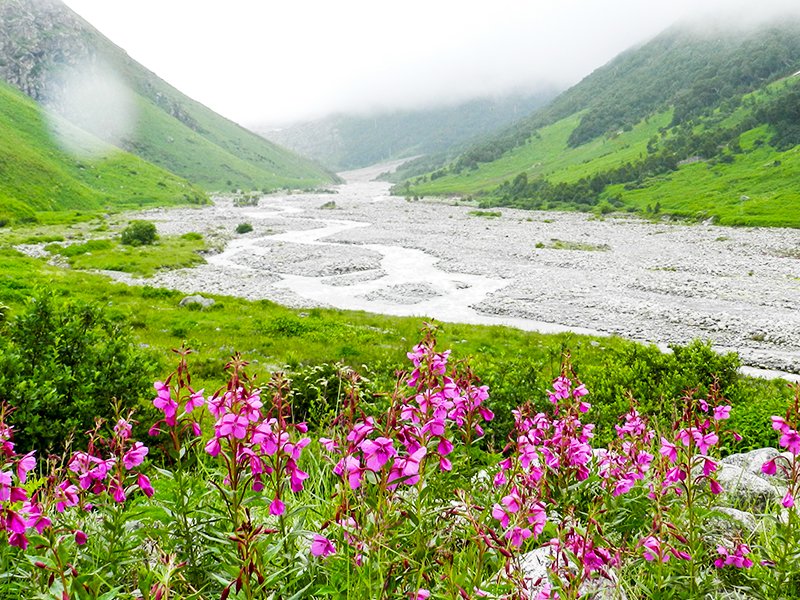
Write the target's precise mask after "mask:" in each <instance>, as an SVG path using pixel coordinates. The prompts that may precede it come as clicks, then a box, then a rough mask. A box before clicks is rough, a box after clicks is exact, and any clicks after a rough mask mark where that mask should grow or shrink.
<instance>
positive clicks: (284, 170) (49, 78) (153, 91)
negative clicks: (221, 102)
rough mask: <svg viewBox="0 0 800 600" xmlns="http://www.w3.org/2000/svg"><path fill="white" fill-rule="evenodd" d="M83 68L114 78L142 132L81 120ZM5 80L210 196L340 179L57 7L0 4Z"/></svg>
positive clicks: (50, 0) (42, 0)
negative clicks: (75, 77) (74, 91)
mask: <svg viewBox="0 0 800 600" xmlns="http://www.w3.org/2000/svg"><path fill="white" fill-rule="evenodd" d="M78 67H81V73H82V75H81V76H85V77H89V78H91V77H96V78H102V77H104V75H106V74H107V73H108V72H111V73H113V75H114V76H115V78H117V79H118V80H119V83H120V85H121V87H122V88H123V91H127V92H128V95H129V99H128V103H129V105H130V106H131V108H132V112H134V113H135V115H136V118H135V126H134V127H133V129H132V131H130V132H128V133H126V134H125V135H124V136H122V138H121V139H117V137H116V136H115V135H114V133H115V132H114V131H112V129H113V128H112V127H111V126H108V127H107V126H106V125H105V122H104V121H103V120H102V119H98V118H97V117H98V116H99V117H103V116H104V115H97V114H96V113H97V111H94V114H92V113H91V112H90V114H88V115H87V114H83V113H81V111H80V110H76V107H75V106H74V102H73V103H71V102H70V99H69V95H70V89H71V88H70V85H71V84H70V77H71V74H72V73H73V72H74V71H75V69H77V68H78ZM0 80H4V81H6V82H8V83H10V84H11V85H13V86H14V87H16V88H17V89H19V90H21V91H23V92H24V93H26V94H27V95H29V96H30V97H31V98H33V99H34V100H36V101H38V102H40V103H44V104H47V105H48V106H52V107H54V108H55V110H56V111H57V112H59V113H60V114H61V115H62V116H64V117H65V118H67V119H68V120H70V121H71V122H73V124H75V125H77V126H79V127H81V128H83V129H88V130H90V131H91V132H92V133H93V134H95V135H96V136H97V137H100V138H102V139H104V140H105V141H107V142H111V143H114V144H115V145H119V146H120V147H121V148H123V149H124V150H127V151H129V152H131V153H133V154H136V155H137V156H139V157H141V158H143V159H145V160H147V161H149V162H152V163H154V164H156V165H159V166H161V167H163V168H164V169H167V170H169V171H171V172H173V173H175V174H177V175H180V176H181V177H184V178H186V179H188V180H189V181H191V182H193V183H196V184H198V185H201V186H203V187H204V188H205V189H207V190H229V189H231V188H240V189H266V190H271V189H275V188H280V187H292V188H303V187H309V186H316V185H319V184H324V183H327V182H331V181H334V180H335V177H334V176H333V175H332V174H331V173H329V172H328V171H326V170H325V169H324V168H322V167H320V166H319V165H317V164H315V163H313V162H312V161H309V160H307V159H304V158H301V157H299V156H297V155H295V154H293V153H291V152H290V151H288V150H285V149H283V148H280V147H278V146H276V145H275V144H272V143H270V142H268V141H267V140H265V139H263V138H262V137H260V136H258V135H256V134H254V133H252V132H250V131H248V130H246V129H244V128H242V127H240V126H239V125H237V124H235V123H233V122H231V121H229V120H228V119H225V118H224V117H221V116H220V115H218V114H216V113H215V112H213V111H211V110H210V109H208V108H206V107H205V106H203V105H202V104H200V103H198V102H196V101H194V100H192V99H191V98H188V97H187V96H185V95H184V94H182V93H181V92H179V91H178V90H176V89H175V88H173V87H172V86H170V85H169V84H167V83H166V82H165V81H163V80H161V79H160V78H158V77H157V76H156V75H155V74H153V73H151V72H150V71H148V70H147V69H145V68H144V67H143V66H142V65H140V64H139V63H137V62H136V61H134V60H132V59H131V58H130V57H129V56H128V55H127V54H126V53H125V52H124V51H123V50H122V49H120V48H118V47H117V46H115V45H114V44H113V43H112V42H111V41H109V40H108V39H107V38H105V37H104V36H103V35H102V34H100V33H99V32H98V31H97V30H96V29H94V28H93V27H92V26H91V25H89V24H88V23H87V22H86V21H84V20H83V19H81V18H80V17H79V16H78V15H76V14H75V13H74V12H72V11H71V10H70V9H69V8H67V7H66V6H65V5H64V4H62V3H61V2H59V1H58V0H0ZM72 87H74V84H72ZM79 91H80V90H79ZM101 91H102V93H103V94H105V93H106V90H104V89H102V88H101Z"/></svg>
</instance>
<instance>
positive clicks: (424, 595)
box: [414, 588, 431, 600]
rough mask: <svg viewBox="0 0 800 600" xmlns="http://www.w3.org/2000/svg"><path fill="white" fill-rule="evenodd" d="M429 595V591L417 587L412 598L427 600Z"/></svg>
mask: <svg viewBox="0 0 800 600" xmlns="http://www.w3.org/2000/svg"><path fill="white" fill-rule="evenodd" d="M430 597H431V593H430V592H429V591H428V590H426V589H425V588H419V589H418V590H417V593H416V594H414V600H428V598H430Z"/></svg>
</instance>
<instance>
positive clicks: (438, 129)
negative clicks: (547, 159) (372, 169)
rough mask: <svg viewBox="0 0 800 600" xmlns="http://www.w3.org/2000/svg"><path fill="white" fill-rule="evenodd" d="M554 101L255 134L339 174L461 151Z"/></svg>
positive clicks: (540, 98)
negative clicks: (425, 156)
mask: <svg viewBox="0 0 800 600" xmlns="http://www.w3.org/2000/svg"><path fill="white" fill-rule="evenodd" d="M554 96H555V92H551V91H542V92H540V93H536V94H511V95H508V96H503V97H499V98H480V99H475V100H470V101H468V102H463V103H460V104H457V105H453V106H442V107H437V108H428V109H416V110H397V111H391V112H381V113H376V114H373V115H370V116H359V115H349V114H339V115H332V116H329V117H326V118H324V119H320V120H316V121H308V122H304V123H297V124H295V125H292V126H290V127H286V128H283V129H274V128H273V129H270V128H267V127H264V128H260V129H258V131H259V132H260V133H261V134H262V135H264V136H265V137H267V138H269V139H271V140H273V141H275V142H276V143H279V144H282V145H284V146H286V147H288V148H291V149H292V150H295V151H296V152H299V153H300V154H303V155H304V156H309V157H311V158H313V159H315V160H318V161H319V162H321V163H322V164H324V165H326V166H328V167H330V168H332V169H335V170H337V171H341V170H345V169H355V168H359V167H366V166H368V165H372V164H376V163H379V162H383V161H387V160H392V159H396V158H404V157H410V156H416V155H420V154H436V153H442V152H448V151H451V150H453V149H455V148H457V149H458V150H459V151H461V150H464V149H465V146H466V142H468V141H471V140H473V139H474V138H476V137H478V136H481V135H484V134H488V133H490V132H494V131H496V130H497V129H499V128H501V127H504V126H507V125H508V124H510V123H512V122H514V121H516V120H518V119H520V118H521V117H522V116H524V115H526V114H529V113H530V112H531V111H533V110H535V109H537V108H539V107H541V106H543V105H544V104H545V103H546V102H548V101H549V100H551V99H552V98H553V97H554Z"/></svg>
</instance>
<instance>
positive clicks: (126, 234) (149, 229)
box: [121, 221, 157, 246]
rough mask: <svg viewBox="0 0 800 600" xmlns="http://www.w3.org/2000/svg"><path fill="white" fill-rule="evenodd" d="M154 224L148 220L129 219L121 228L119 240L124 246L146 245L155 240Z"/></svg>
mask: <svg viewBox="0 0 800 600" xmlns="http://www.w3.org/2000/svg"><path fill="white" fill-rule="evenodd" d="M156 238H157V235H156V226H155V225H154V224H153V223H151V222H150V221H131V223H130V225H128V226H127V227H126V228H125V229H123V230H122V237H121V241H122V243H123V244H125V245H126V246H147V245H149V244H152V243H154V242H155V241H156Z"/></svg>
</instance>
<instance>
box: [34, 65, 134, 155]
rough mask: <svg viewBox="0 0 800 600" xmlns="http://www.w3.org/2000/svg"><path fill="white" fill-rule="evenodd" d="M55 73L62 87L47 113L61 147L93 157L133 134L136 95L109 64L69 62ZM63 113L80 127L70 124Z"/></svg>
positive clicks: (102, 153) (48, 107)
mask: <svg viewBox="0 0 800 600" xmlns="http://www.w3.org/2000/svg"><path fill="white" fill-rule="evenodd" d="M54 75H55V77H56V79H57V80H58V81H59V87H60V89H61V91H60V93H59V94H58V96H57V98H53V99H51V100H49V101H47V102H45V108H46V111H45V114H46V116H47V120H48V124H49V126H50V129H51V131H52V132H53V134H54V137H55V139H56V141H57V142H58V143H59V145H61V147H62V148H64V149H65V150H66V151H68V152H70V153H72V154H74V155H77V156H83V157H87V158H90V157H95V156H100V155H104V154H107V153H108V152H109V151H110V150H111V149H112V148H113V147H115V146H116V147H121V146H122V145H123V140H125V139H126V138H129V137H131V136H132V135H133V132H134V130H135V127H136V121H137V108H136V102H135V99H134V97H133V94H132V92H131V90H130V89H129V88H128V87H127V85H126V84H125V83H124V82H123V81H122V80H121V79H120V78H119V76H118V75H117V74H116V73H115V72H114V71H113V69H112V68H111V67H110V66H109V65H106V64H104V63H103V62H102V61H98V60H93V61H88V62H86V63H85V64H75V65H70V66H69V67H68V68H65V69H64V70H63V71H61V72H60V73H55V74H54ZM62 115H63V116H64V117H67V118H68V119H69V120H70V122H71V123H73V124H74V125H77V126H79V127H80V129H78V128H76V127H72V126H69V124H68V123H66V122H65V121H64V119H62V118H61V116H62ZM87 132H88V133H90V134H92V135H86V133H87ZM101 140H105V141H101Z"/></svg>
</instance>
